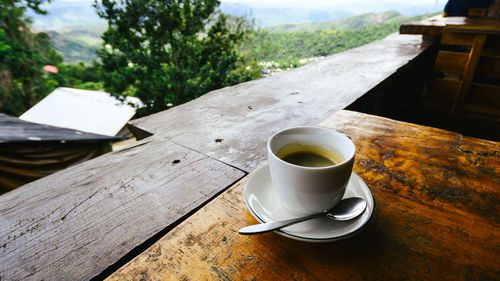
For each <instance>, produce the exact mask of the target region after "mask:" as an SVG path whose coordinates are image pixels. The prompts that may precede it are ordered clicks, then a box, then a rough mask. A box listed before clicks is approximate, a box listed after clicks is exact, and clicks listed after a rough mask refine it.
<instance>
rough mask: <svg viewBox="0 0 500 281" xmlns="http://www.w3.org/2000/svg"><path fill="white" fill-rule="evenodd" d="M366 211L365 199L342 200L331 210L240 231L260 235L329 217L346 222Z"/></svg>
mask: <svg viewBox="0 0 500 281" xmlns="http://www.w3.org/2000/svg"><path fill="white" fill-rule="evenodd" d="M365 209H366V201H365V200H364V199H363V198H359V197H351V198H346V199H343V200H341V201H340V202H339V203H338V204H337V205H335V207H333V208H332V209H331V210H329V211H326V212H323V213H320V214H314V215H310V216H306V217H301V218H294V219H288V220H283V221H275V222H267V223H261V224H254V225H250V226H247V227H244V228H242V229H240V231H239V233H240V234H247V235H248V234H259V233H265V232H269V231H273V230H276V229H280V228H283V227H285V226H289V225H292V224H296V223H299V222H303V221H307V220H311V219H315V218H321V217H324V216H326V217H328V218H330V219H333V220H338V221H346V220H351V219H353V218H355V217H357V216H359V215H361V214H362V213H363V212H364V211H365Z"/></svg>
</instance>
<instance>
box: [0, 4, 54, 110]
mask: <svg viewBox="0 0 500 281" xmlns="http://www.w3.org/2000/svg"><path fill="white" fill-rule="evenodd" d="M43 2H45V1H44V0H27V1H7V0H1V1H0V112H4V113H7V114H11V115H19V114H21V113H23V112H24V111H26V110H27V109H28V108H30V107H31V106H32V105H34V104H35V103H36V102H38V101H39V100H40V99H42V98H43V97H45V95H47V94H48V93H49V92H50V91H51V90H53V89H54V87H55V86H56V84H57V82H56V81H55V80H53V79H51V77H49V76H48V75H46V74H44V73H43V71H42V67H43V66H44V65H45V64H53V65H56V64H58V63H61V62H62V57H61V56H60V55H59V54H58V53H57V52H56V51H55V50H54V48H53V47H52V45H51V42H50V38H49V37H48V35H47V34H45V33H38V34H34V33H32V32H31V31H30V24H31V22H30V19H29V18H28V17H27V16H26V14H25V12H26V10H27V9H32V10H33V11H34V12H36V13H40V14H43V13H45V11H43V10H41V9H40V8H39V6H40V4H42V3H43Z"/></svg>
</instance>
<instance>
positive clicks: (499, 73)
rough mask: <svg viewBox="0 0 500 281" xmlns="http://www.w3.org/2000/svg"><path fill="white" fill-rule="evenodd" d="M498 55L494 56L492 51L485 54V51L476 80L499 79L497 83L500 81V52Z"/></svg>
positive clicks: (477, 69) (478, 67) (478, 65)
mask: <svg viewBox="0 0 500 281" xmlns="http://www.w3.org/2000/svg"><path fill="white" fill-rule="evenodd" d="M496 55H497V56H494V55H493V54H492V53H491V52H490V53H489V54H487V55H486V56H485V55H484V53H483V55H482V57H481V58H480V59H479V62H478V64H477V67H476V73H475V76H474V79H475V80H477V81H485V80H486V81H488V80H497V83H498V82H500V52H499V53H498V54H496ZM498 84H500V83H498Z"/></svg>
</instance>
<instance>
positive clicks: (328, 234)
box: [245, 165, 375, 242]
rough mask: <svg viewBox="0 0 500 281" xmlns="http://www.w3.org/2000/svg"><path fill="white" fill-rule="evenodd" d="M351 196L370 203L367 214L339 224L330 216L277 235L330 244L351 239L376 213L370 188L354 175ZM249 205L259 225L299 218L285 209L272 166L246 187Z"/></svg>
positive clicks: (348, 193) (254, 176)
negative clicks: (274, 181)
mask: <svg viewBox="0 0 500 281" xmlns="http://www.w3.org/2000/svg"><path fill="white" fill-rule="evenodd" d="M349 197H361V198H363V199H365V200H366V203H367V207H366V210H365V212H364V213H363V214H362V215H360V216H359V217H357V218H355V219H353V220H350V221H344V222H339V221H334V220H332V219H328V218H326V217H325V218H318V219H313V220H309V221H305V222H301V223H297V224H295V225H291V226H288V227H285V228H282V229H281V230H277V231H276V233H278V234H280V235H283V236H285V237H289V238H292V239H295V240H300V241H307V242H329V241H336V240H341V239H345V238H347V237H350V236H352V235H354V234H355V233H357V232H359V231H360V230H361V229H362V228H363V226H365V225H366V223H368V221H369V220H370V218H371V217H372V215H373V211H374V210H375V200H374V199H373V194H372V192H371V190H370V188H368V186H367V185H366V183H365V182H364V181H363V180H362V179H361V178H360V177H359V176H358V175H357V174H356V173H354V172H353V173H352V175H351V179H350V180H349V183H348V185H347V188H346V191H345V195H344V198H349ZM245 202H246V204H247V207H248V209H249V210H250V213H251V214H252V215H253V216H254V217H255V218H256V219H257V220H258V221H259V222H273V221H278V220H284V219H289V218H294V217H296V216H295V215H293V214H292V213H290V212H289V211H287V210H285V209H284V208H283V207H282V206H281V203H280V200H279V198H278V196H277V194H276V191H275V188H274V187H273V184H272V181H271V174H270V171H269V165H265V166H263V167H261V168H258V169H257V170H256V171H255V172H253V173H252V175H251V176H250V178H249V179H248V181H247V183H246V185H245Z"/></svg>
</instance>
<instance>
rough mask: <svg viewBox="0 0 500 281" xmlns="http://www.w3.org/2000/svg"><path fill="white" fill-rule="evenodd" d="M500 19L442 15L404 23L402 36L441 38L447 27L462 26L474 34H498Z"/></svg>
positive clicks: (401, 29) (401, 30)
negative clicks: (420, 35) (487, 32)
mask: <svg viewBox="0 0 500 281" xmlns="http://www.w3.org/2000/svg"><path fill="white" fill-rule="evenodd" d="M499 23H500V19H491V18H470V17H443V16H442V15H439V16H434V17H431V18H427V19H424V20H421V21H414V22H408V23H404V24H402V25H401V26H400V28H399V33H400V34H415V35H417V34H422V35H424V36H439V35H441V34H442V33H443V30H444V29H445V27H446V26H460V27H461V28H462V29H464V30H467V31H469V32H471V33H474V32H476V31H478V30H481V31H490V32H493V33H496V34H498V32H499Z"/></svg>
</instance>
